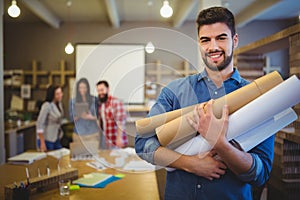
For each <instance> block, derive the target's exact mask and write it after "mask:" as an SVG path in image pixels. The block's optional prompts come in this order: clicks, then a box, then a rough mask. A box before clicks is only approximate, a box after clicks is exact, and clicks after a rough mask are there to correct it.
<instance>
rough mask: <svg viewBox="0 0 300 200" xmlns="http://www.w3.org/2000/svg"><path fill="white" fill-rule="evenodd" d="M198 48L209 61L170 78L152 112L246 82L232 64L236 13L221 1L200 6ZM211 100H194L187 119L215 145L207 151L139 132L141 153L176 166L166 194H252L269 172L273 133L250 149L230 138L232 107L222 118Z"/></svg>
mask: <svg viewBox="0 0 300 200" xmlns="http://www.w3.org/2000/svg"><path fill="white" fill-rule="evenodd" d="M197 24H198V36H199V49H200V53H201V56H202V59H203V61H204V63H205V70H204V71H203V72H201V73H200V74H195V75H192V76H188V77H186V78H182V79H178V80H175V81H172V82H171V83H170V84H169V85H168V86H166V87H165V88H163V90H162V91H161V94H160V95H159V97H158V99H157V102H156V104H155V105H154V106H153V107H152V109H151V111H150V113H149V116H153V115H157V114H161V113H164V112H168V111H172V110H175V109H179V108H182V107H186V106H189V105H192V104H196V103H203V102H207V101H209V100H210V99H216V98H219V97H221V96H223V95H225V94H228V93H230V92H232V91H234V90H236V89H239V88H241V87H243V86H245V85H246V84H248V82H247V81H246V80H245V79H243V78H241V77H240V75H239V73H238V70H237V69H235V68H234V67H233V49H234V48H236V46H237V44H238V35H237V34H236V30H235V23H234V16H233V14H232V13H231V12H230V11H229V10H227V9H226V8H223V7H212V8H208V9H205V10H203V11H201V12H200V14H199V16H198V20H197ZM212 103H213V102H212V101H209V102H208V103H207V104H206V106H205V109H204V103H203V104H200V105H199V106H196V108H195V110H194V116H193V118H189V119H187V120H188V121H189V123H190V125H191V126H193V127H194V128H195V130H196V131H198V133H200V134H201V135H202V136H203V137H204V138H206V140H207V141H208V142H209V143H210V144H211V145H212V146H213V150H212V151H211V152H209V153H206V154H203V155H194V156H187V155H181V154H179V153H177V152H175V151H173V150H171V149H169V148H166V147H162V146H161V145H160V143H159V141H158V139H157V137H156V135H155V133H153V134H152V135H151V136H147V137H141V136H138V135H137V137H136V141H135V149H136V152H137V153H138V155H139V156H140V157H141V158H142V159H144V160H146V161H148V162H150V163H152V164H156V165H161V166H169V167H173V168H176V170H175V171H173V172H168V173H167V183H166V189H165V199H166V200H168V199H170V200H176V199H180V200H182V199H201V200H205V199H209V200H211V199H213V200H214V199H252V195H251V185H254V186H260V185H263V184H264V183H265V182H266V181H267V180H268V178H269V175H270V171H271V168H272V161H273V154H274V136H272V137H270V138H268V139H267V140H265V141H264V142H262V143H261V144H259V145H257V146H256V147H255V148H253V149H252V150H250V151H249V152H244V151H242V150H239V149H238V148H236V147H234V146H233V145H231V143H230V142H229V141H227V140H226V137H225V136H226V132H227V127H228V107H227V106H224V108H223V115H222V118H221V119H216V118H215V116H214V115H213V113H212Z"/></svg>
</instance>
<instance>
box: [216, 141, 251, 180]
mask: <svg viewBox="0 0 300 200" xmlns="http://www.w3.org/2000/svg"><path fill="white" fill-rule="evenodd" d="M215 150H216V151H217V153H218V155H219V156H220V158H221V159H222V161H223V162H225V163H226V165H227V167H228V168H229V169H230V170H231V171H233V172H234V173H235V174H237V175H238V174H243V173H246V172H248V171H249V169H250V168H251V166H252V164H253V158H252V156H251V155H250V154H249V153H247V152H243V151H241V150H239V149H237V148H236V147H234V146H232V145H231V144H230V143H229V142H228V141H223V142H220V144H218V145H216V146H215Z"/></svg>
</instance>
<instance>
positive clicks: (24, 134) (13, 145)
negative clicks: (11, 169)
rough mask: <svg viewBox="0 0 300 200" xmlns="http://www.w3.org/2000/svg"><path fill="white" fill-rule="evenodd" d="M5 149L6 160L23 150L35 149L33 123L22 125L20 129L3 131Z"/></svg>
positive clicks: (14, 128)
mask: <svg viewBox="0 0 300 200" xmlns="http://www.w3.org/2000/svg"><path fill="white" fill-rule="evenodd" d="M18 137H20V141H19V143H20V144H18ZM18 148H19V149H18ZM5 149H6V158H9V157H12V156H15V155H17V154H19V153H22V152H23V151H24V150H25V151H26V150H29V149H36V131H35V121H31V122H29V123H27V124H22V125H21V126H20V127H13V128H8V129H5Z"/></svg>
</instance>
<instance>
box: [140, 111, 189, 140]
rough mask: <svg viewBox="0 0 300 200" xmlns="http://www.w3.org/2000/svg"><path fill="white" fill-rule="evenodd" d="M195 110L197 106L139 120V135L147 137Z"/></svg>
mask: <svg viewBox="0 0 300 200" xmlns="http://www.w3.org/2000/svg"><path fill="white" fill-rule="evenodd" d="M194 108H195V105H192V106H188V107H185V108H181V109H177V110H173V111H170V112H167V113H163V114H159V115H155V116H152V117H148V118H144V119H141V120H137V121H136V122H135V125H136V130H137V133H138V134H139V135H145V134H147V133H152V132H154V131H155V129H156V128H157V127H159V126H161V125H163V124H165V123H167V122H169V121H172V120H173V119H176V118H177V117H179V116H181V115H184V114H186V113H189V112H191V111H193V110H194Z"/></svg>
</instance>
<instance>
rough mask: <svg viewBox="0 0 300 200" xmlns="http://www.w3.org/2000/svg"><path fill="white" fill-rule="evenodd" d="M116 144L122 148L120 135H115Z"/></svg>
mask: <svg viewBox="0 0 300 200" xmlns="http://www.w3.org/2000/svg"><path fill="white" fill-rule="evenodd" d="M116 146H117V147H119V148H123V147H124V143H123V139H122V136H119V135H118V136H117V140H116Z"/></svg>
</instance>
